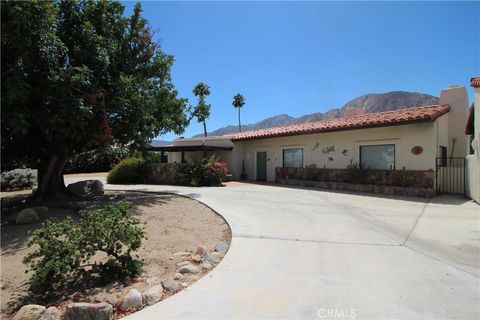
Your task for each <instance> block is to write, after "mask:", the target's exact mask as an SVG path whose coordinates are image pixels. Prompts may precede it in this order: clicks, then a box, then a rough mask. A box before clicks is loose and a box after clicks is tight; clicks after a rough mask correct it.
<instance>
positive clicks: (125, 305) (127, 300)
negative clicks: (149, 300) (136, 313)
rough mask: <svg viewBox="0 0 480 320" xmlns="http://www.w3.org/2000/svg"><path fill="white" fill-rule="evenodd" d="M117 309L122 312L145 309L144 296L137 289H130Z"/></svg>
mask: <svg viewBox="0 0 480 320" xmlns="http://www.w3.org/2000/svg"><path fill="white" fill-rule="evenodd" d="M116 307H117V309H119V310H121V311H126V310H128V309H134V310H138V309H141V308H142V307H143V299H142V294H141V293H140V291H138V290H137V289H130V290H128V291H127V292H125V293H124V294H123V295H122V296H121V297H120V299H118V301H117V306H116Z"/></svg>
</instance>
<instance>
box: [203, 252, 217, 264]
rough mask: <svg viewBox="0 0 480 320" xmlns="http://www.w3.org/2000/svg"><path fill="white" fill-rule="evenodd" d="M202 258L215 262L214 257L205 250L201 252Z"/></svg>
mask: <svg viewBox="0 0 480 320" xmlns="http://www.w3.org/2000/svg"><path fill="white" fill-rule="evenodd" d="M202 259H203V260H205V261H208V262H215V258H214V257H213V256H212V255H211V254H210V253H208V252H207V251H205V252H204V253H203V254H202Z"/></svg>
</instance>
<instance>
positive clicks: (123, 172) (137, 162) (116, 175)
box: [107, 158, 145, 184]
mask: <svg viewBox="0 0 480 320" xmlns="http://www.w3.org/2000/svg"><path fill="white" fill-rule="evenodd" d="M144 166H145V160H143V159H140V158H126V159H123V160H122V161H120V163H119V164H117V165H116V166H115V167H113V169H112V170H110V172H109V173H108V175H107V183H112V184H121V183H143V181H144V177H143V175H144V171H145V170H144Z"/></svg>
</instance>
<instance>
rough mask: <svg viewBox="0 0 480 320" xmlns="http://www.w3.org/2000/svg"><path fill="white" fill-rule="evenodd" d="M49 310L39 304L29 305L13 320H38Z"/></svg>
mask: <svg viewBox="0 0 480 320" xmlns="http://www.w3.org/2000/svg"><path fill="white" fill-rule="evenodd" d="M45 310H47V309H46V308H45V307H44V306H39V305H38V304H27V305H25V306H23V307H22V308H21V309H20V310H18V312H17V314H16V315H15V317H13V320H38V319H40V317H41V316H42V315H43V314H44V313H45Z"/></svg>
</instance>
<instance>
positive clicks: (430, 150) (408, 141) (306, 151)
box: [234, 117, 447, 181]
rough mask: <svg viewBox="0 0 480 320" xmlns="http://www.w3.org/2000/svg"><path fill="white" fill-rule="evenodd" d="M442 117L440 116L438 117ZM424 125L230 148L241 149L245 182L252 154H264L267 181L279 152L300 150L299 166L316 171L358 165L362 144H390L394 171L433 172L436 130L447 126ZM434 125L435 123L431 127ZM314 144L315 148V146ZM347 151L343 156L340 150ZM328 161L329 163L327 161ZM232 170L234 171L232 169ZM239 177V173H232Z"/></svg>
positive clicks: (262, 141)
mask: <svg viewBox="0 0 480 320" xmlns="http://www.w3.org/2000/svg"><path fill="white" fill-rule="evenodd" d="M441 118H442V117H441ZM443 120H444V121H442V123H437V121H435V122H427V123H419V124H409V125H401V126H393V127H383V128H369V129H360V130H348V131H338V132H330V133H318V134H310V135H299V136H290V137H278V138H270V139H260V140H249V141H240V142H235V147H234V149H237V148H238V149H239V150H242V152H240V156H241V158H240V159H237V160H236V161H237V162H239V163H241V160H244V161H245V169H246V173H247V178H248V179H256V153H257V152H262V151H265V152H267V180H268V181H274V180H275V168H276V167H281V166H282V165H283V150H284V149H292V148H302V149H303V157H304V161H303V166H308V165H311V164H315V165H316V166H317V167H318V168H323V167H326V168H346V167H347V166H348V165H349V164H350V163H351V162H353V163H358V162H359V160H360V159H359V158H360V156H359V148H360V146H362V145H378V144H394V145H395V168H396V169H397V170H398V169H402V168H403V167H405V168H406V169H407V170H433V169H435V157H436V156H437V151H438V148H437V138H436V137H437V127H436V126H438V130H439V131H440V132H441V131H442V130H445V128H442V126H445V125H446V124H447V121H446V120H445V119H443ZM435 123H437V124H436V125H435ZM317 143H318V146H317ZM331 146H334V147H335V151H334V152H331V153H328V154H326V153H324V152H322V150H323V149H324V148H326V147H331ZM415 146H421V147H422V148H423V152H422V154H420V155H413V154H412V152H411V149H412V148H413V147H415ZM344 150H347V152H346V153H345V154H344V153H343V151H344ZM329 158H332V159H333V161H331V160H329ZM235 170H238V168H236V169H235ZM236 174H237V175H239V174H240V171H236Z"/></svg>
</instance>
